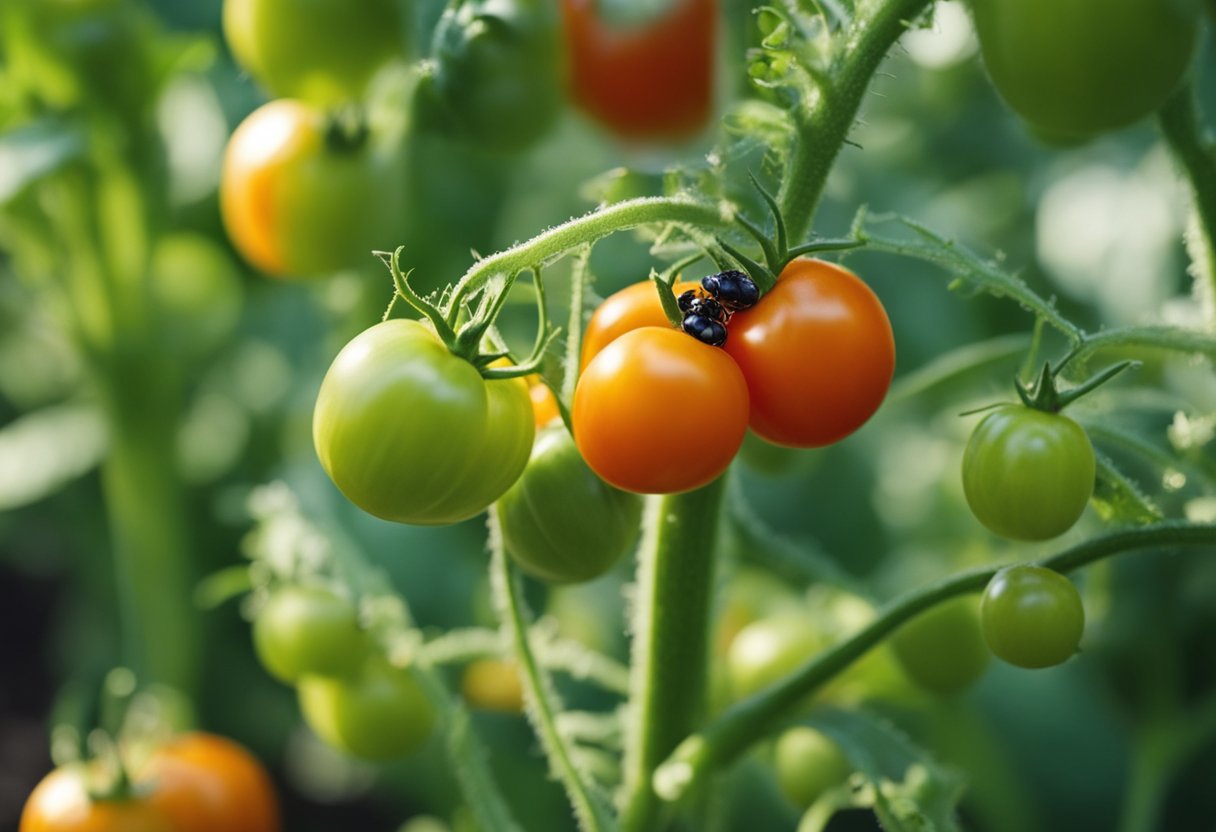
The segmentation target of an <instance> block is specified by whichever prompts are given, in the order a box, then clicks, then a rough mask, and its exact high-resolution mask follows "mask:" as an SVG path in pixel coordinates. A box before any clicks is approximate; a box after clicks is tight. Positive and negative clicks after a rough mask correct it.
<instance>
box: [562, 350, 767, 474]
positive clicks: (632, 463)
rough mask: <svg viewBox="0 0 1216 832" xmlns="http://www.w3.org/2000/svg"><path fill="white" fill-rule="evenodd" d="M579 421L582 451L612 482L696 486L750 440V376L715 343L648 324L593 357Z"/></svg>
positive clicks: (581, 390) (577, 402)
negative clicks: (691, 420) (746, 435)
mask: <svg viewBox="0 0 1216 832" xmlns="http://www.w3.org/2000/svg"><path fill="white" fill-rule="evenodd" d="M689 418H695V419H696V429H695V430H692V431H690V429H689V424H688V421H689ZM573 421H574V441H575V443H576V444H577V445H578V449H579V452H580V453H581V454H582V455H583V459H584V460H586V462H587V464H588V465H589V466H590V467H591V470H593V471H595V473H596V474H598V475H599V476H600V477H601V478H602V479H604V480H605V481H606V482H608V483H611V484H612V485H615V486H616V487H617V488H621V489H624V490H626V491H634V492H637V493H639V494H674V493H678V492H682V491H690V490H692V489H694V488H699V487H701V486H703V485H706V484H708V483H710V482H712V481H713V480H714V479H716V478H717V477H718V476H720V475H721V474H722V472H724V471H725V470H726V468H727V466H728V465H730V462H731V460H732V459H734V456H735V453H736V452H737V451H738V450H739V446H740V445H741V444H742V443H743V435H744V433H745V432H746V430H747V383H746V382H745V381H744V380H743V376H742V374H741V373H740V372H739V368H738V367H736V366H735V362H734V361H732V360H731V359H730V356H728V355H727V354H726V353H725V352H723V351H722V350H720V349H718V348H717V347H710V346H706V345H705V344H702V343H700V342H698V341H697V340H695V339H693V338H690V337H689V336H687V335H685V334H684V333H682V332H678V331H676V330H674V329H663V328H659V327H643V328H641V329H635V330H633V331H631V332H627V333H625V334H624V335H622V336H621V337H620V338H617V339H616V340H615V341H613V342H612V343H611V344H609V345H608V346H607V347H606V348H605V349H604V350H603V351H602V352H600V353H599V354H598V355H597V356H596V357H595V358H594V359H593V360H592V361H591V363H590V364H588V365H587V368H586V369H585V370H584V371H583V374H582V375H581V376H580V377H579V382H578V387H577V388H576V389H575V391H574V408H573Z"/></svg>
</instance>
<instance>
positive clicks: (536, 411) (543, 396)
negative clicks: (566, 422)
mask: <svg viewBox="0 0 1216 832" xmlns="http://www.w3.org/2000/svg"><path fill="white" fill-rule="evenodd" d="M528 396H529V398H531V399H532V418H533V419H534V420H535V421H536V426H537V427H538V428H543V427H544V426H545V425H547V424H549V423H550V422H552V421H553V420H554V419H557V418H558V417H560V416H561V413H560V412H559V411H558V409H557V399H556V398H555V397H554V396H553V391H552V390H550V389H549V387H548V386H547V385H546V384H545V383H544V382H543V381H541V380H540V376H528Z"/></svg>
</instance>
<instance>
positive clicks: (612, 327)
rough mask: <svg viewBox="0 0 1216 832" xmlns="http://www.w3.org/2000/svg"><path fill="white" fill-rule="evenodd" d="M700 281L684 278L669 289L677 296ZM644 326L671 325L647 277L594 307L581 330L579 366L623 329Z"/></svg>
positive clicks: (618, 336) (582, 365)
mask: <svg viewBox="0 0 1216 832" xmlns="http://www.w3.org/2000/svg"><path fill="white" fill-rule="evenodd" d="M700 285H701V284H699V283H691V282H687V281H685V282H681V283H677V284H676V285H675V286H674V287H672V291H674V292H675V294H676V297H679V296H680V294H681V293H683V292H686V291H688V290H689V289H695V288H697V287H698V286H700ZM644 326H665V327H670V326H671V323H670V322H669V321H668V320H667V315H666V314H665V313H664V312H663V305H662V304H661V303H660V302H659V293H658V291H657V290H656V289H655V285H654V284H653V283H651V282H650V281H649V280H643V281H642V282H641V283H634V284H633V285H632V286H626V287H625V288H624V289H621V290H620V291H619V292H616V293H615V294H612V295H609V296H608V297H607V298H605V299H604V302H603V303H601V304H600V305H599V306H597V307H596V309H595V312H594V313H593V314H592V315H591V320H589V321H588V322H587V327H586V328H585V329H584V330H583V351H582V354H581V356H580V359H579V369H580V370H583V369H585V368H586V367H587V365H588V364H589V363H591V359H593V358H595V356H596V355H597V354H598V353H599V352H600V350H602V349H603V348H604V347H606V346H608V345H609V344H611V343H612V342H613V341H615V340H616V339H617V338H620V337H621V336H622V335H624V334H625V333H626V332H629V331H630V330H634V329H640V328H641V327H644Z"/></svg>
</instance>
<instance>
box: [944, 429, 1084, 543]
mask: <svg viewBox="0 0 1216 832" xmlns="http://www.w3.org/2000/svg"><path fill="white" fill-rule="evenodd" d="M1095 471H1096V461H1095V459H1094V449H1093V445H1091V444H1090V441H1089V437H1088V436H1086V435H1085V431H1084V430H1082V429H1081V426H1080V425H1078V424H1077V423H1076V422H1074V421H1073V420H1072V419H1069V418H1068V417H1067V416H1063V415H1061V414H1059V413H1045V412H1043V411H1041V410H1035V409H1033V408H1029V407H1024V406H1022V405H1006V406H1004V407H1000V408H998V409H996V410H994V411H992V412H991V413H989V414H988V415H987V416H985V417H984V419H983V421H981V422H980V423H979V425H978V426H977V427H976V429H975V432H974V433H972V434H971V439H970V440H969V441H968V442H967V449H966V451H964V453H963V492H964V493H965V494H966V496H967V504H968V505H969V506H971V511H972V513H974V514H975V517H976V519H978V520H979V521H980V522H981V523H983V524H984V525H985V526H987V527H988V528H989V529H990V530H992V531H994V532H996V533H997V534H999V535H1002V536H1004V537H1008V538H1011V539H1013V540H1047V539H1049V538H1052V537H1056V536H1057V535H1060V534H1063V533H1064V532H1066V531H1068V530H1069V529H1070V528H1072V525H1073V524H1074V523H1076V522H1077V519H1078V518H1079V517H1080V516H1081V513H1082V512H1083V511H1084V510H1085V506H1086V505H1087V504H1088V503H1089V498H1090V496H1091V495H1092V494H1093V490H1094V474H1095Z"/></svg>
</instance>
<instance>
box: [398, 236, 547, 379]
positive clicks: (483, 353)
mask: <svg viewBox="0 0 1216 832" xmlns="http://www.w3.org/2000/svg"><path fill="white" fill-rule="evenodd" d="M401 251H402V247H400V246H399V247H398V248H397V249H396V250H395V251H393V252H392V253H389V252H384V251H377V252H374V254H376V256H378V257H379V258H380V259H381V260H382V261H384V263H385V265H386V266H388V268H389V271H390V272H391V273H392V275H393V285H394V287H395V289H396V293H395V295H394V297H393V302H392V303H390V304H389V308H388V311H387V312H386V313H385V316H384V317H385V320H387V319H388V317H389V315H390V314H391V313H392V309H393V305H394V304H395V303H396V301H397V299H398V298H400V299H401V300H404V301H405V302H406V303H407V304H409V306H410V307H412V308H413V309H414V310H415V311H417V312H418V313H419V314H421V315H422V316H423V317H424V318H426V319H427V321H429V322H430V324H431V326H432V327H433V328H434V330H435V334H436V335H438V336H439V338H440V340H441V341H443V343H444V345H445V346H446V347H447V348H448V349H449V350H450V351H451V352H452V354H453V355H455V356H458V357H459V358H463V359H464V360H466V361H468V362H469V363H470V364H472V365H473V366H474V367H476V368H477V371H478V372H479V373H481V376H482V378H485V379H512V378H522V377H524V376H528V375H531V374H533V373H537V372H539V371H540V369H541V363H542V361H543V359H544V356H545V353H546V352H547V351H548V349H549V346H550V345H551V344H552V343H553V340H554V339H555V338H557V336H558V334H560V332H561V330H560V329H559V328H558V327H555V326H553V325H552V324H550V323H549V319H548V312H547V306H546V301H545V288H544V282H543V281H542V280H541V279H540V275H539V273H538V271H537V270H536V269H530V270H528V271H531V272H532V275H533V286H534V287H535V290H536V311H537V317H538V319H539V323H538V325H537V330H536V340H535V342H534V343H533V345H532V350H531V352H530V353H529V355H528V357H527V358H526V359H524V360H523V361H514V360H513V357H512V356H511V354H510V352H509V351H508V350H506V349H505V348H502V346H501V341H500V340H499V339H498V338H497V335H496V333H495V332H494V331H493V326H494V322H495V320H496V319H497V318H498V313H499V312H501V311H502V308H503V306H504V305H505V304H506V301H507V296H508V295H509V294H510V292H511V288H512V287H513V286H514V285H515V281H516V280H518V279H519V275H520V274H522V273H523V271H524V270H520V271H516V272H513V273H511V274H506V275H503V276H501V277H499V278H497V279H493V280H490V281H489V282H488V283H487V284H486V285H485V286H484V287H483V288H481V289H478V290H476V291H475V292H474V293H473V294H472V296H469V297H466V296H465V295H464V294H463V293H460V292H452V291H451V290H450V289H448V290H445V291H444V292H442V293H440V294H439V295H438V296H437V297H436V296H435V295H434V294H432V295H430V296H427V297H423V296H422V295H420V294H418V293H417V292H416V291H414V289H413V287H411V286H410V282H409V273H408V272H403V271H402V270H401ZM474 297H475V298H476V299H477V302H476V306H475V307H474V306H473V304H472V300H473V298H474ZM487 343H488V344H489V348H488V349H487ZM503 359H511V360H510V363H509V366H502V361H503Z"/></svg>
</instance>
